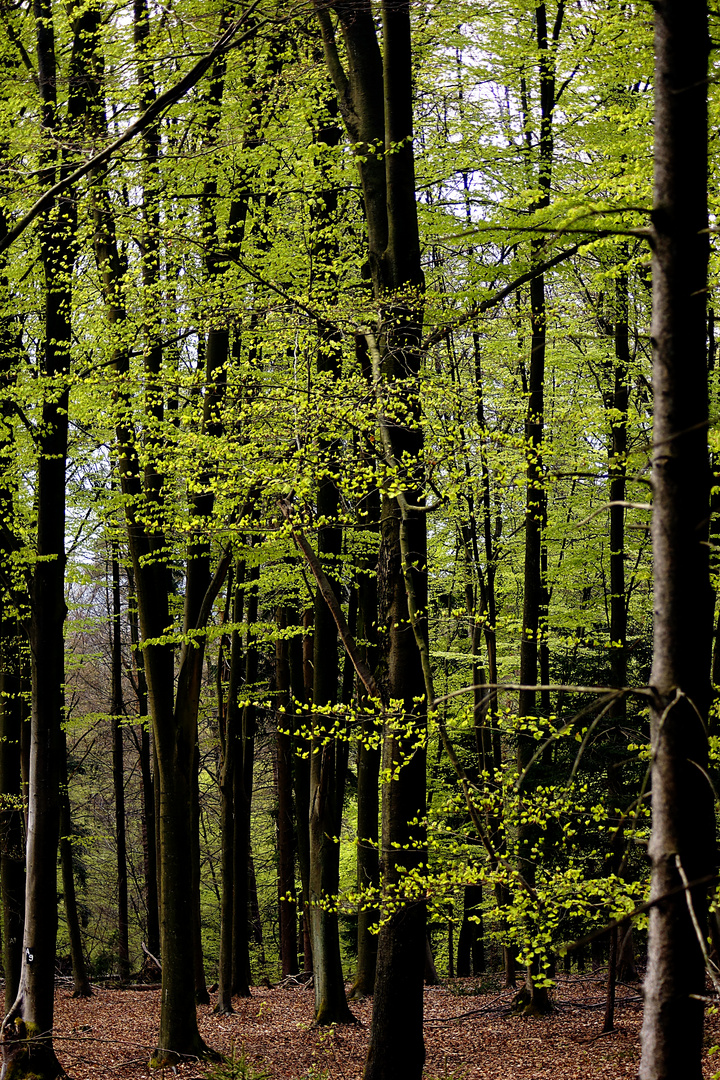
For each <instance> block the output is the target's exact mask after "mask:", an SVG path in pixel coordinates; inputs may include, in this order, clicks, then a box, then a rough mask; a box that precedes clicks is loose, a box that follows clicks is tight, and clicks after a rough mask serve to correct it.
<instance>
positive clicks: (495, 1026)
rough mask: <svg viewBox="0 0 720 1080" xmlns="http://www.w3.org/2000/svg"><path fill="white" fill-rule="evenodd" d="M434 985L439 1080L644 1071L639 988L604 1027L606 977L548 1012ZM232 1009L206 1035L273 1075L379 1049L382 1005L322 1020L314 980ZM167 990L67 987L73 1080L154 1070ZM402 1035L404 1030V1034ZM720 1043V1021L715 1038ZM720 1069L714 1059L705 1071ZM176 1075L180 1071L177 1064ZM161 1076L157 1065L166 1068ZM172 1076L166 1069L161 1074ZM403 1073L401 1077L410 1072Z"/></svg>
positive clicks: (428, 1009) (194, 1074)
mask: <svg viewBox="0 0 720 1080" xmlns="http://www.w3.org/2000/svg"><path fill="white" fill-rule="evenodd" d="M453 986H454V989H455V990H456V991H457V990H458V989H463V990H464V991H465V992H466V993H465V994H463V995H462V996H459V995H458V994H457V993H452V992H451V991H450V989H448V986H447V985H442V986H438V987H427V988H426V991H425V1042H426V1049H427V1062H426V1069H425V1076H426V1077H427V1078H428V1080H429V1078H433V1080H436V1078H437V1080H546V1078H547V1080H560V1078H562V1080H581V1078H582V1080H611V1078H612V1080H622V1078H624V1077H628V1078H630V1077H635V1076H636V1074H637V1067H638V1061H639V1030H640V1022H641V1016H642V1012H641V1010H642V1004H641V1000H640V993H639V987H638V986H622V987H620V988H619V990H618V999H619V1000H618V1009H617V1016H616V1020H617V1029H616V1031H614V1032H612V1033H611V1034H609V1035H601V1031H600V1029H601V1027H602V1020H603V989H604V988H603V985H602V979H601V978H599V977H597V976H587V977H585V976H582V977H581V976H578V977H574V978H572V977H570V978H561V979H560V981H559V983H558V987H557V990H556V994H555V1002H556V1005H557V1009H556V1012H555V1013H554V1014H553V1015H552V1016H551V1017H549V1018H547V1019H542V1020H538V1019H523V1018H519V1017H516V1016H513V1015H508V1006H509V1003H510V999H511V997H512V991H503V992H502V993H495V994H479V995H473V996H470V994H469V993H468V992H470V991H471V990H472V988H473V987H472V980H455V982H454V984H453ZM233 1006H234V1008H235V1012H234V1013H233V1015H232V1016H215V1015H213V1012H212V1004H211V1005H210V1006H203V1007H201V1008H200V1009H199V1010H198V1018H199V1023H200V1030H201V1033H202V1035H203V1038H204V1039H205V1041H206V1042H207V1043H208V1045H210V1046H212V1047H213V1048H214V1049H216V1050H219V1051H220V1052H221V1053H224V1054H227V1055H230V1054H232V1053H233V1051H234V1052H235V1053H236V1054H237V1055H239V1054H241V1053H244V1054H245V1055H246V1057H247V1059H248V1060H249V1061H250V1062H252V1063H254V1064H255V1065H256V1067H257V1068H264V1069H266V1070H267V1073H268V1077H269V1080H298V1078H303V1080H305V1078H312V1077H314V1078H316V1080H320V1078H321V1077H328V1078H329V1080H358V1078H359V1077H361V1076H362V1066H363V1061H364V1058H365V1053H366V1049H367V1040H368V1032H369V1024H370V1013H371V1008H372V1003H371V1002H369V1001H367V1002H361V1003H354V1004H353V1006H352V1008H353V1012H354V1014H355V1016H356V1017H357V1019H358V1021H359V1023H358V1025H357V1026H356V1027H355V1026H343V1027H335V1028H321V1029H316V1030H314V1029H313V1028H312V1026H311V1022H312V1010H313V997H312V991H311V990H308V989H306V988H304V987H301V986H297V987H292V988H287V987H275V988H273V989H265V988H262V987H260V988H255V989H253V992H252V997H250V998H237V999H235V1000H234V1002H233ZM159 1014H160V991H159V990H143V991H133V990H110V989H103V988H97V989H96V991H95V996H94V997H93V998H91V999H88V1000H73V998H72V997H71V996H70V994H69V993H68V992H67V991H66V990H59V991H58V994H57V1002H56V1028H55V1038H56V1049H57V1052H58V1057H59V1058H60V1060H61V1062H62V1063H63V1065H64V1067H65V1069H66V1070H67V1072H68V1074H69V1075H70V1076H71V1077H72V1078H73V1080H99V1078H101V1077H102V1078H108V1080H110V1078H113V1077H118V1078H119V1080H140V1078H141V1077H142V1078H147V1076H148V1073H149V1069H148V1067H147V1060H148V1057H149V1054H150V1051H151V1050H152V1049H153V1047H154V1045H155V1043H154V1039H156V1038H157V1031H158V1024H159ZM398 1038H399V1039H402V1032H398ZM713 1042H720V1032H719V1031H718V1024H717V1022H716V1019H715V1018H711V1020H710V1021H709V1025H708V1033H707V1038H706V1044H707V1045H708V1046H710V1045H712V1043H713ZM717 1067H718V1063H717V1059H715V1058H709V1059H708V1061H707V1063H706V1069H705V1075H706V1077H711V1076H712V1075H713V1073H714V1072H715V1070H716V1068H717ZM208 1071H209V1067H207V1066H205V1065H202V1064H200V1063H198V1062H190V1063H187V1064H184V1065H182V1066H180V1067H179V1068H178V1070H177V1075H178V1076H179V1077H181V1078H182V1080H201V1078H204V1077H205V1076H206V1075H207V1073H208ZM165 1074H166V1077H167V1080H170V1077H171V1076H172V1072H171V1070H170V1069H167V1070H165ZM157 1075H158V1074H157V1073H155V1076H157ZM161 1076H162V1073H161ZM398 1080H401V1078H398Z"/></svg>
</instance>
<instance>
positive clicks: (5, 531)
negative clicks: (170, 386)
mask: <svg viewBox="0 0 720 1080" xmlns="http://www.w3.org/2000/svg"><path fill="white" fill-rule="evenodd" d="M3 77H4V78H5V79H8V73H7V72H3ZM9 85H10V83H9V80H8V81H7V83H6V89H7V88H9ZM0 93H2V95H3V103H5V95H6V91H5V90H1V91H0ZM6 149H7V148H6V147H5V146H3V147H2V148H1V150H2V152H3V154H4V153H5V152H6ZM7 231H8V223H7V218H6V215H5V208H4V207H3V206H0V238H4V237H5V236H6V235H7ZM8 289H9V282H8V278H7V273H6V263H5V258H4V257H2V258H0V299H2V300H5V298H6V297H7V295H8ZM21 344H22V338H21V328H20V324H19V323H18V322H17V320H16V319H15V318H13V317H12V316H11V315H9V314H8V313H7V312H2V313H0V388H1V389H2V398H1V399H0V418H1V425H0V446H1V450H2V456H3V458H4V459H5V460H8V461H12V459H13V456H14V451H15V446H14V428H13V419H14V417H13V413H14V408H13V396H14V389H15V385H16V383H17V377H18V368H19V363H20V349H21ZM16 494H17V492H16V482H15V481H14V480H13V479H12V478H11V477H10V476H9V475H6V474H4V475H3V476H2V478H1V479H0V521H1V522H2V529H0V568H1V569H2V573H3V576H4V577H5V579H6V581H12V576H13V574H12V566H13V555H14V553H15V551H16V550H17V549H18V548H19V546H20V538H19V536H18V535H17V524H16V518H15V500H16ZM28 614H29V588H28V582H27V581H26V582H25V583H24V587H23V588H22V589H21V590H19V591H18V592H15V590H13V589H12V586H10V587H8V585H7V584H6V585H4V586H3V589H2V592H0V792H2V795H3V800H2V806H1V807H0V895H1V897H2V964H3V972H4V975H5V1009H4V1012H5V1013H7V1012H9V1011H10V1009H11V1008H12V1005H13V1002H14V1001H15V997H16V995H17V991H18V985H19V983H20V968H21V965H22V941H23V924H24V916H25V833H24V814H23V783H22V760H21V758H22V742H23V721H24V720H25V719H26V715H25V714H26V711H27V709H26V694H27V691H28V688H29V685H30V655H29V652H28V649H27V642H26V640H24V635H23V621H24V620H27V618H28Z"/></svg>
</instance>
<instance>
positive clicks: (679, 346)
mask: <svg viewBox="0 0 720 1080" xmlns="http://www.w3.org/2000/svg"><path fill="white" fill-rule="evenodd" d="M709 45H710V40H709V35H708V14H707V7H706V5H705V4H704V3H702V2H698V3H694V4H691V5H687V4H683V3H681V2H680V0H659V2H658V3H657V4H656V5H655V124H654V131H655V177H654V195H653V212H652V239H651V244H652V249H653V323H652V337H653V391H654V421H653V492H654V502H653V522H652V535H653V557H654V564H655V594H654V615H655V618H654V635H653V639H654V640H653V645H654V652H653V666H652V672H651V676H650V684H651V686H652V688H653V691H654V694H655V699H654V702H653V707H652V711H651V739H652V749H653V758H652V831H651V838H650V846H649V852H650V856H651V859H652V882H651V893H650V895H651V899H659V898H660V897H664V896H667V899H665V900H663V901H662V903H658V904H657V905H656V906H655V907H653V908H652V910H651V913H650V929H649V943H648V968H647V975H646V979H645V1008H644V1014H643V1026H642V1057H641V1062H640V1076H641V1078H642V1080H661V1078H662V1080H665V1078H667V1077H676V1076H682V1077H687V1078H688V1080H699V1078H700V1077H701V1076H702V1067H701V1054H702V1042H703V1008H704V1005H703V998H704V995H705V960H704V955H703V954H704V951H705V945H704V941H705V937H706V934H707V899H706V892H707V887H706V885H705V884H699V885H696V886H695V887H694V888H692V889H688V890H686V891H682V890H683V886H684V885H685V884H686V883H692V882H695V881H698V880H699V879H703V878H705V877H707V876H708V875H711V874H713V872H714V870H715V866H716V862H715V827H714V820H713V793H712V791H711V788H710V785H709V784H708V783H707V782H706V780H705V778H704V774H705V773H706V770H707V758H708V747H707V732H706V723H707V716H708V709H709V704H710V697H711V686H710V661H711V644H712V591H711V588H710V580H709V559H708V546H707V541H708V517H709V499H710V472H709V460H708V446H707V416H708V401H707V361H706V342H705V331H706V321H705V320H706V302H707V300H706V297H707V293H706V290H707V263H708V234H707V223H708V218H707V139H708V130H707V70H708V50H709ZM678 889H680V890H681V891H677V890H678ZM669 893H674V895H670V896H668V895H667V894H669ZM693 916H694V919H695V920H696V922H697V933H696V929H695V927H694V926H693ZM698 939H700V940H698Z"/></svg>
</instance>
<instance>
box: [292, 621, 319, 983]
mask: <svg viewBox="0 0 720 1080" xmlns="http://www.w3.org/2000/svg"><path fill="white" fill-rule="evenodd" d="M313 617H314V615H313V611H312V609H311V608H308V609H307V610H306V611H305V612H304V613H303V637H302V639H298V638H292V639H291V641H290V685H291V689H292V696H293V700H294V701H296V702H298V703H299V704H300V705H302V704H310V703H311V702H312V655H313V634H312V626H313ZM305 723H306V717H305V715H304V714H303V713H302V712H299V713H294V715H293V725H294V739H295V755H294V757H293V793H294V795H295V821H296V828H297V854H298V868H299V870H300V882H301V884H302V930H303V969H304V971H312V969H313V961H312V944H311V942H310V906H309V897H310V743H309V742H308V741H307V740H306V739H301V738H300V735H299V733H298V729H299V728H300V726H301V725H304V724H305Z"/></svg>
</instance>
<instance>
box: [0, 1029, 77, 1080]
mask: <svg viewBox="0 0 720 1080" xmlns="http://www.w3.org/2000/svg"><path fill="white" fill-rule="evenodd" d="M2 1075H3V1080H59V1078H62V1077H66V1075H67V1074H66V1073H65V1072H64V1070H63V1068H62V1066H61V1064H60V1062H59V1061H58V1059H57V1058H56V1056H55V1051H54V1050H53V1047H52V1043H51V1042H50V1039H49V1038H42V1035H41V1032H40V1030H39V1028H38V1027H37V1025H36V1024H26V1023H25V1022H24V1021H22V1020H21V1019H20V1018H18V1019H16V1020H15V1025H14V1028H12V1029H11V1030H9V1031H7V1032H6V1034H5V1038H4V1044H3V1072H2Z"/></svg>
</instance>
